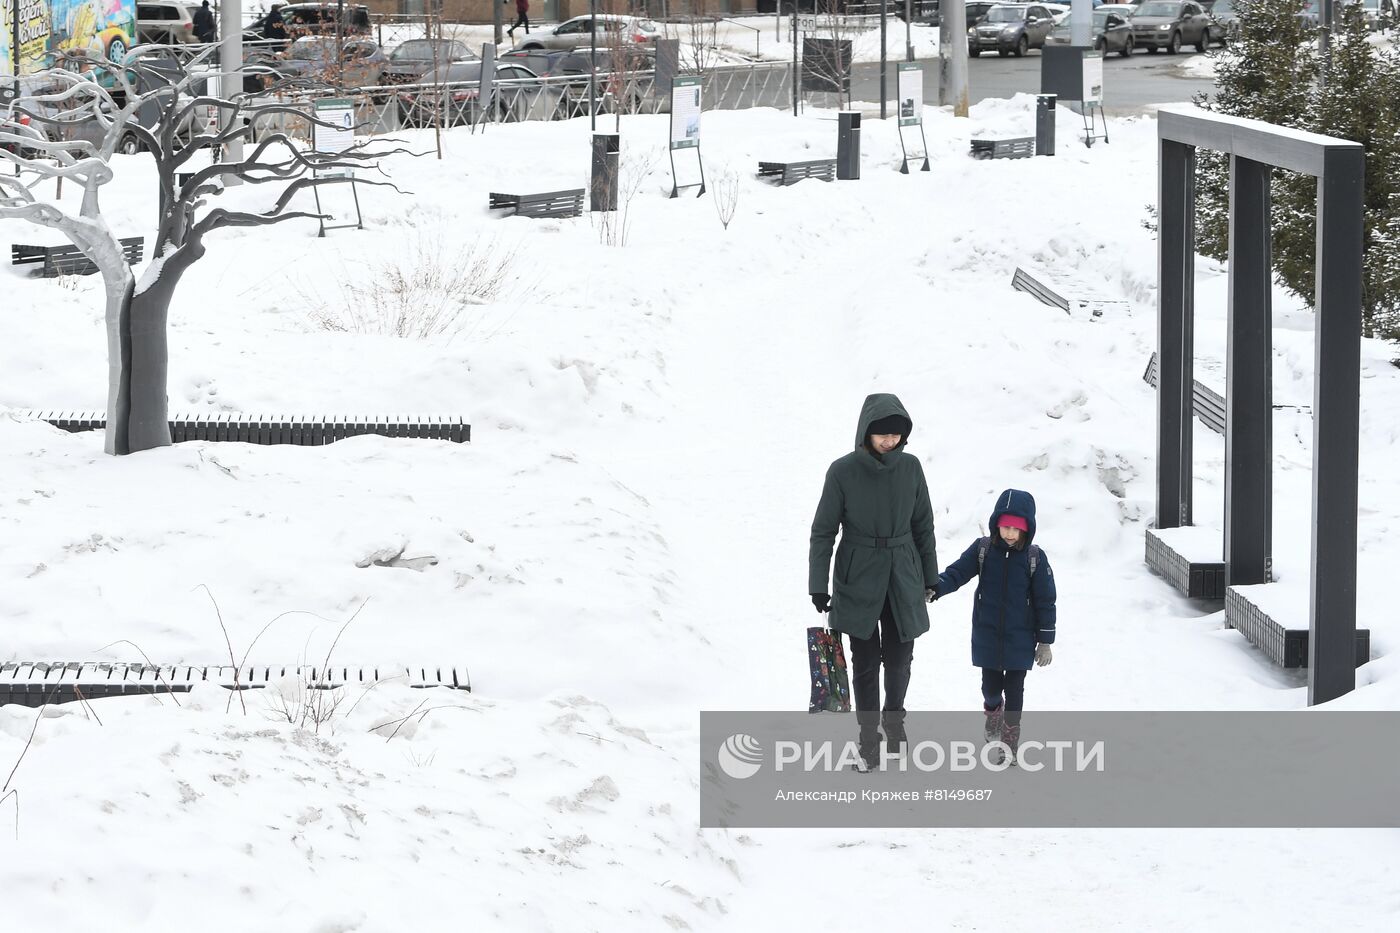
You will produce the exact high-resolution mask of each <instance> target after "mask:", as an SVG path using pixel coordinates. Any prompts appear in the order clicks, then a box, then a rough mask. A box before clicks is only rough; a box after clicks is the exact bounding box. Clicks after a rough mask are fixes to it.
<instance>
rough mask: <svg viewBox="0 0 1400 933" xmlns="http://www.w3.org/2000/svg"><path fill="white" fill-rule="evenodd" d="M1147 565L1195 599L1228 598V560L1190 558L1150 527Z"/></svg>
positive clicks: (1184, 594) (1148, 531)
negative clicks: (1226, 582) (1226, 570)
mask: <svg viewBox="0 0 1400 933" xmlns="http://www.w3.org/2000/svg"><path fill="white" fill-rule="evenodd" d="M1146 562H1147V566H1148V567H1149V568H1151V569H1152V570H1154V571H1156V572H1157V573H1158V574H1160V575H1161V576H1162V578H1163V579H1165V580H1166V581H1167V582H1168V583H1170V584H1171V585H1172V588H1173V589H1175V590H1176V591H1177V592H1179V593H1181V595H1183V596H1188V597H1190V598H1191V599H1209V600H1221V599H1224V598H1225V561H1224V560H1218V561H1194V562H1193V561H1190V560H1188V559H1186V558H1185V557H1183V556H1182V555H1181V554H1178V553H1177V552H1176V551H1175V550H1174V549H1173V548H1172V546H1171V545H1169V544H1167V543H1166V542H1165V541H1163V540H1162V539H1161V538H1159V537H1158V536H1157V533H1156V531H1155V530H1154V529H1152V528H1149V529H1147V554H1146Z"/></svg>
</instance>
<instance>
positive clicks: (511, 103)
mask: <svg viewBox="0 0 1400 933" xmlns="http://www.w3.org/2000/svg"><path fill="white" fill-rule="evenodd" d="M538 77H539V76H538V75H536V74H535V73H534V72H533V71H531V70H530V69H529V68H526V67H525V66H524V65H517V64H515V63H513V62H504V63H497V65H496V75H495V78H494V80H493V83H492V88H491V97H492V98H493V101H492V102H493V103H494V104H495V105H496V107H497V116H498V117H500V118H502V119H506V120H512V119H513V120H524V119H528V118H530V117H539V118H547V117H548V116H549V115H550V114H552V112H553V110H552V108H553V105H554V99H553V98H548V99H545V98H544V96H543V95H541V94H524V93H512V89H511V86H510V84H509V82H512V81H521V80H529V79H534V78H538ZM480 81H481V62H480V61H474V62H457V63H456V64H452V65H444V66H442V67H439V68H435V69H433V70H432V71H430V72H429V73H428V74H426V75H424V76H423V78H422V79H421V80H420V81H419V83H420V84H423V85H442V86H441V87H422V88H415V89H412V90H404V91H400V92H399V94H398V97H399V123H400V125H402V126H433V125H434V123H435V122H436V120H437V118H438V116H439V114H440V115H441V118H442V125H443V126H465V125H468V124H472V123H475V122H476V119H477V114H478V112H479V104H480V102H479V100H478V98H479V97H480V96H481V89H480V87H479V86H478V82H480ZM500 81H504V82H508V83H507V85H506V86H505V88H504V89H503V88H502V87H501V86H500V85H498V84H496V83H495V82H500ZM537 108H538V109H537Z"/></svg>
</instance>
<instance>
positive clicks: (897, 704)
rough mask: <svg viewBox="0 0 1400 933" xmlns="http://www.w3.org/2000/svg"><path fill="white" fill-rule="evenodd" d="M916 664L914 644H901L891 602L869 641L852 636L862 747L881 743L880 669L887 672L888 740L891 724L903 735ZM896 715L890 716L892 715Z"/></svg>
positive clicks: (853, 690) (853, 687)
mask: <svg viewBox="0 0 1400 933" xmlns="http://www.w3.org/2000/svg"><path fill="white" fill-rule="evenodd" d="M913 663H914V643H913V642H912V641H900V640H899V629H898V628H897V627H896V626H895V624H894V611H893V610H892V609H891V608H890V601H889V600H888V599H886V600H885V606H884V608H883V609H881V610H880V619H879V621H878V622H877V623H876V625H875V631H874V632H872V633H871V635H870V637H869V638H857V637H855V636H854V635H852V636H851V667H852V671H851V693H852V694H854V695H855V701H856V722H857V724H858V725H859V726H860V733H861V744H862V745H868V744H869V743H871V742H873V741H877V740H878V739H877V735H878V733H877V729H878V726H879V722H880V715H879V713H880V668H881V667H882V666H883V667H884V669H885V706H884V709H885V713H886V715H885V722H886V733H887V737H889V736H888V732H889V729H890V726H891V724H897V725H896V727H897V728H898V729H899V730H900V732H901V733H902V730H903V726H904V695H905V694H906V693H908V692H909V669H910V667H911V666H912V665H913ZM892 713H893V714H894V715H890V714H892Z"/></svg>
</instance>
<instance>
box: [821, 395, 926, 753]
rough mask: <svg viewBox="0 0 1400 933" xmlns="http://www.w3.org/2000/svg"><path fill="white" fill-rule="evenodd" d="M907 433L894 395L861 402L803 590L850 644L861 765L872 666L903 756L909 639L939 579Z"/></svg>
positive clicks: (831, 472)
mask: <svg viewBox="0 0 1400 933" xmlns="http://www.w3.org/2000/svg"><path fill="white" fill-rule="evenodd" d="M913 427H914V423H913V420H912V419H911V418H910V417H909V413H908V412H907V411H905V409H904V406H903V405H902V404H901V403H900V401H899V399H898V398H896V397H895V396H894V395H890V394H888V393H876V394H874V395H870V396H867V397H866V399H865V404H864V405H862V406H861V411H860V421H859V423H858V424H857V426H856V438H855V449H854V450H852V451H851V452H850V453H848V454H846V455H845V456H844V457H842V458H841V459H839V460H837V461H836V462H834V463H832V464H831V466H830V467H829V468H828V469H827V471H826V481H825V483H824V484H823V486H822V497H821V501H820V502H819V503H818V504H817V514H816V517H815V518H813V519H812V539H811V547H810V550H809V551H808V578H807V592H808V593H809V594H810V595H811V597H812V604H813V605H814V606H816V608H817V611H818V612H828V611H829V612H830V624H831V628H832V629H833V630H834V631H837V632H844V633H845V634H847V635H849V636H850V637H851V662H852V667H853V670H852V675H851V692H852V693H853V694H854V695H855V701H856V717H857V720H858V721H859V723H860V727H861V738H860V745H861V757H862V758H864V759H865V760H866V762H867V763H871V762H872V760H873V759H874V757H875V753H876V750H877V748H878V745H879V733H878V731H877V730H876V726H875V722H876V719H877V717H876V715H874V714H876V713H877V711H878V710H880V683H879V681H880V667H881V665H883V666H884V669H885V704H884V712H885V715H884V726H885V739H886V742H887V744H888V746H889V748H890V751H892V752H899V751H901V750H902V749H903V745H904V741H905V735H904V695H905V693H906V692H907V690H908V689H909V673H910V667H911V665H912V662H913V659H914V639H915V638H918V637H919V636H920V635H922V634H923V633H924V632H927V631H928V606H927V603H928V602H929V601H930V597H931V594H932V587H933V586H934V584H935V583H936V582H937V580H938V555H937V553H936V552H935V550H934V540H933V508H932V506H931V505H930V503H929V495H928V483H927V482H926V481H925V480H924V469H923V466H922V465H921V464H920V463H919V460H918V458H917V457H914V456H912V455H911V454H909V453H906V452H905V450H904V448H905V445H906V444H908V442H909V433H910V432H911V431H912V430H913ZM838 531H839V532H840V534H841V543H840V544H839V545H837V546H836V566H835V569H834V573H833V568H832V566H831V556H832V545H833V544H834V542H835V540H836V535H837V532H838ZM828 577H830V579H831V587H830V589H828V586H827V581H828ZM828 593H829V594H830V595H828ZM862 713H865V714H866V715H864V716H862V715H861V714H862Z"/></svg>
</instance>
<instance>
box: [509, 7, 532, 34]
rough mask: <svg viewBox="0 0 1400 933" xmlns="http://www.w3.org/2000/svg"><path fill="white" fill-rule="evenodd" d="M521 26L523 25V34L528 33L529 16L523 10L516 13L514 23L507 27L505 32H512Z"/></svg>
mask: <svg viewBox="0 0 1400 933" xmlns="http://www.w3.org/2000/svg"><path fill="white" fill-rule="evenodd" d="M521 26H524V27H525V35H527V36H528V35H529V34H530V17H529V16H528V15H527V14H525V13H524V12H521V13H520V14H518V16H517V18H516V20H515V25H514V26H512V27H510V28H509V29H507V30H506V32H509V33H513V32H515V31H516V30H517V29H519V28H520V27H521Z"/></svg>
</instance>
